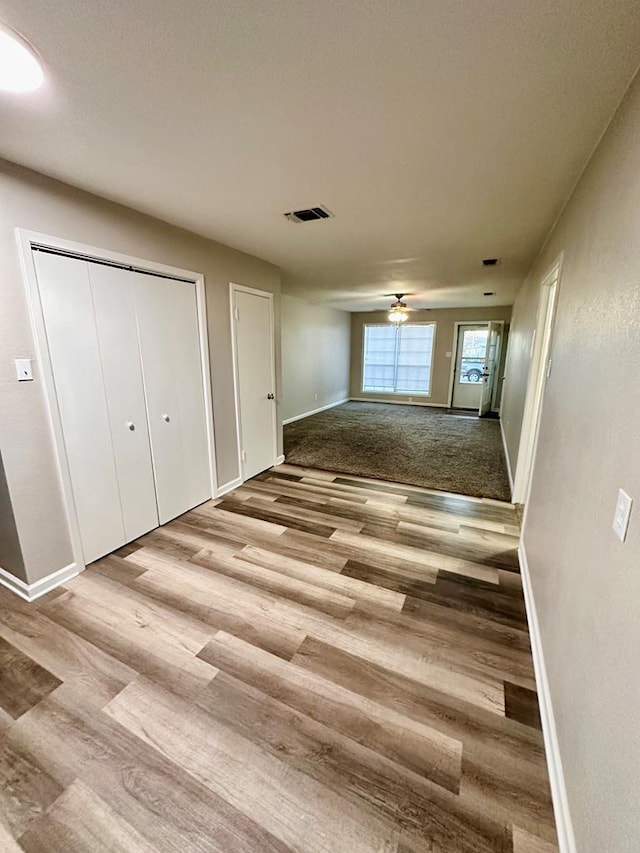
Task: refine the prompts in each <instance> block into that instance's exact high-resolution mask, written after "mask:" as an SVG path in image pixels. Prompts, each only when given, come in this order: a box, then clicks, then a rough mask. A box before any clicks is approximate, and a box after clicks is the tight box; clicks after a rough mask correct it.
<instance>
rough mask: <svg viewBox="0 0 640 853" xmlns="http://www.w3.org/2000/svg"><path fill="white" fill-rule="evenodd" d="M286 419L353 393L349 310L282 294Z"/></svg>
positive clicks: (284, 417)
mask: <svg viewBox="0 0 640 853" xmlns="http://www.w3.org/2000/svg"><path fill="white" fill-rule="evenodd" d="M281 308H282V406H281V409H280V414H281V416H282V419H283V420H287V419H289V418H295V417H296V416H297V415H303V414H305V413H306V412H311V411H313V410H314V409H319V408H321V407H322V406H327V405H329V404H330V403H335V402H337V401H338V400H345V399H346V398H347V397H348V396H349V350H350V344H351V315H350V314H348V313H347V312H346V311H338V310H336V309H334V308H328V307H327V306H325V305H315V304H312V303H311V302H307V301H305V300H304V299H298V298H297V297H295V296H287V295H286V294H283V295H282V298H281Z"/></svg>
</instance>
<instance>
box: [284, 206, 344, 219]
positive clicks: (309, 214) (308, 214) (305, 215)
mask: <svg viewBox="0 0 640 853" xmlns="http://www.w3.org/2000/svg"><path fill="white" fill-rule="evenodd" d="M285 216H286V218H287V219H288V220H289V222H314V221H315V220H317V219H331V218H332V217H333V213H331V211H330V210H329V209H328V208H326V207H325V206H324V205H323V204H321V205H320V206H319V207H307V208H303V209H302V210H290V211H289V213H285Z"/></svg>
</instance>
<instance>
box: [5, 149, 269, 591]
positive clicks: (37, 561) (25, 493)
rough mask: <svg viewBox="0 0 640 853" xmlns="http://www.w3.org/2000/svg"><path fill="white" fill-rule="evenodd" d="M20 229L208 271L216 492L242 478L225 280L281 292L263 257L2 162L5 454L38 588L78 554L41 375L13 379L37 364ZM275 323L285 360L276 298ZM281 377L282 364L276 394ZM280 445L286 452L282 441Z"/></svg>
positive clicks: (32, 576)
mask: <svg viewBox="0 0 640 853" xmlns="http://www.w3.org/2000/svg"><path fill="white" fill-rule="evenodd" d="M16 226H19V227H21V228H27V229H30V230H33V231H39V232H42V233H44V234H48V235H53V236H56V237H62V238H65V239H67V240H74V241H77V242H79V243H86V244H89V245H92V246H95V247H98V248H104V249H110V250H112V251H117V252H123V253H125V254H129V255H133V256H136V257H139V258H144V259H148V260H151V261H157V262H159V263H162V264H168V265H173V266H177V267H181V268H183V269H189V270H192V271H194V272H200V273H204V275H205V277H206V294H207V312H208V324H209V337H210V342H209V343H210V349H211V372H212V386H213V408H214V426H215V439H216V453H217V475H218V483H219V485H223V484H225V483H227V482H228V481H230V480H232V479H234V478H235V477H237V475H238V460H237V446H236V421H235V409H234V398H233V381H232V357H231V337H230V335H231V332H230V323H229V282H231V281H233V282H236V283H239V284H245V285H249V286H251V287H256V288H260V289H262V290H267V291H270V292H273V293H276V294H279V292H280V275H279V271H278V269H277V268H276V267H274V266H272V265H271V264H268V263H266V262H264V261H260V260H258V259H257V258H254V257H251V256H249V255H245V254H243V253H242V252H238V251H235V250H234V249H230V248H227V247H226V246H222V245H220V244H218V243H214V242H213V241H211V240H206V239H204V238H201V237H197V236H196V235H194V234H191V233H189V232H187V231H183V230H181V229H178V228H174V227H172V226H170V225H167V224H166V223H163V222H160V221H158V220H156V219H152V218H151V217H148V216H144V215H142V214H140V213H136V212H135V211H133V210H129V209H128V208H124V207H121V206H119V205H116V204H112V203H110V202H108V201H105V200H103V199H100V198H98V197H96V196H92V195H89V194H87V193H83V192H81V191H79V190H76V189H73V188H72V187H69V186H66V185H65V184H61V183H58V182H56V181H54V180H51V179H49V178H45V177H43V176H41V175H37V174H35V173H33V172H29V171H27V170H25V169H21V168H19V167H17V166H13V165H11V164H9V163H6V162H4V161H0V257H1V258H2V266H1V268H0V293H1V311H0V401H1V405H0V449H1V451H2V456H3V460H4V468H5V475H6V482H7V484H8V491H9V494H10V496H11V503H12V506H13V513H14V515H15V524H16V527H17V531H18V535H19V539H20V543H21V547H22V554H23V558H24V565H25V568H26V574H27V578H28V580H29V581H30V582H33V581H35V580H38V579H39V578H41V577H43V576H45V575H47V574H49V573H50V572H52V571H55V570H57V569H59V568H61V567H62V566H65V565H67V564H69V563H70V562H72V555H71V547H70V542H69V536H68V533H67V524H66V520H65V514H64V508H63V504H62V498H61V492H60V487H59V482H58V474H57V471H56V466H55V460H54V454H53V448H52V441H51V435H50V428H49V424H48V422H47V416H46V410H45V406H44V401H43V389H42V383H41V377H40V376H39V374H38V371H37V367H36V369H35V381H34V382H21V383H18V382H16V380H15V371H14V367H13V359H14V358H15V357H27V358H35V352H34V344H33V339H32V334H31V328H30V324H29V316H28V312H27V304H26V298H25V293H24V285H23V280H22V275H21V272H20V267H19V262H18V251H17V248H16V238H15V228H16ZM276 318H277V321H276V322H277V328H276V337H277V340H276V351H277V352H278V353H279V352H280V341H279V298H277V299H276ZM279 371H280V365H279V364H278V381H277V391H278V393H280V391H281V388H280V382H279V376H280V372H279ZM279 446H280V450H279V452H280V453H281V452H282V449H281V436H280V437H279ZM3 568H5V569H10V568H12V567H11V566H3Z"/></svg>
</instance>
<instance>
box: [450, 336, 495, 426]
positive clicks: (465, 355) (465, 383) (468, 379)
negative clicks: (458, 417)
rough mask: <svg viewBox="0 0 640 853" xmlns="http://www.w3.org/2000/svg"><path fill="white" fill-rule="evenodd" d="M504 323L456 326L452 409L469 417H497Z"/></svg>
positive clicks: (452, 370) (451, 397)
mask: <svg viewBox="0 0 640 853" xmlns="http://www.w3.org/2000/svg"><path fill="white" fill-rule="evenodd" d="M503 338H504V321H503V320H490V321H487V322H484V323H482V322H480V323H456V325H455V332H454V341H453V358H452V366H451V383H450V385H451V390H450V394H449V406H450V409H451V410H453V411H454V412H455V413H457V414H467V415H468V416H470V417H473V416H477V417H498V412H499V400H500V385H501V377H500V363H501V354H502V343H503Z"/></svg>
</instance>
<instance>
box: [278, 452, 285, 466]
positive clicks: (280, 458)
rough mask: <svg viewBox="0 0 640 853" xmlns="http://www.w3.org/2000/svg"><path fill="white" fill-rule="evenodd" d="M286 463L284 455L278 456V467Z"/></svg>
mask: <svg viewBox="0 0 640 853" xmlns="http://www.w3.org/2000/svg"><path fill="white" fill-rule="evenodd" d="M283 463H284V453H283V454H282V455H281V456H276V465H282V464H283Z"/></svg>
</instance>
